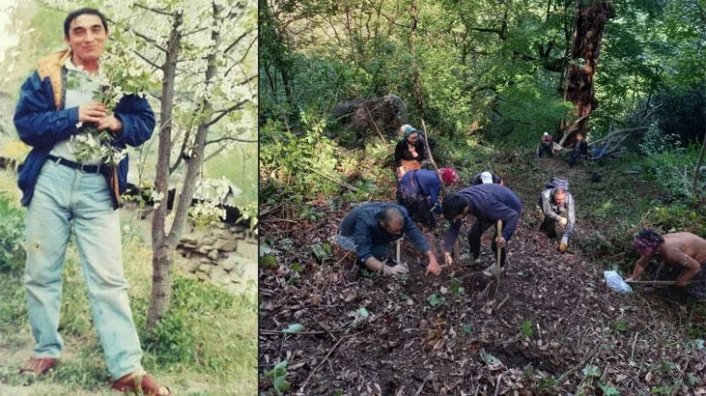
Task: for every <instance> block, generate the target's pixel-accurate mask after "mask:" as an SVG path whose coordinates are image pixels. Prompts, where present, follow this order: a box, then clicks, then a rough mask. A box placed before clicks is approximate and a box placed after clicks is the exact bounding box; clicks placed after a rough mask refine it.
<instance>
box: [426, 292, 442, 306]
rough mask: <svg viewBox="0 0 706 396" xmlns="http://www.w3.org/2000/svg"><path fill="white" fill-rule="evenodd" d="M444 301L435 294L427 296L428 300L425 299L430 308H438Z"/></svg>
mask: <svg viewBox="0 0 706 396" xmlns="http://www.w3.org/2000/svg"><path fill="white" fill-rule="evenodd" d="M444 301H446V299H445V298H444V297H441V296H439V295H438V294H436V293H434V294H432V295H431V296H429V298H427V302H428V303H429V305H431V306H432V307H436V306H439V305H441V304H443V303H444Z"/></svg>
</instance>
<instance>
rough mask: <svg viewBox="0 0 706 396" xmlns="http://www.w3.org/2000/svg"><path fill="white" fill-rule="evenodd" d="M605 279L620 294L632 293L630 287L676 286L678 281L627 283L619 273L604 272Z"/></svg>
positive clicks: (634, 281)
mask: <svg viewBox="0 0 706 396" xmlns="http://www.w3.org/2000/svg"><path fill="white" fill-rule="evenodd" d="M603 277H604V278H605V280H606V284H607V285H608V287H609V288H610V289H611V290H613V291H616V292H618V293H622V294H626V293H631V292H632V288H631V287H630V285H631V284H632V285H652V286H657V285H663V286H665V285H676V284H677V281H672V280H652V281H636V280H631V281H630V282H625V280H624V279H623V277H622V276H620V274H619V273H618V272H617V271H603ZM691 283H693V281H690V282H687V285H689V284H691Z"/></svg>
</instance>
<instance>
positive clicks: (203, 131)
mask: <svg viewBox="0 0 706 396" xmlns="http://www.w3.org/2000/svg"><path fill="white" fill-rule="evenodd" d="M212 7H213V8H212V9H213V23H214V26H220V24H221V21H222V20H223V17H222V15H221V12H222V7H223V6H219V5H217V4H215V3H212ZM211 44H212V48H213V50H212V51H211V52H210V53H209V54H208V56H207V57H206V65H207V66H206V74H205V85H206V88H205V89H206V91H207V92H208V91H209V90H211V89H214V87H213V77H214V76H215V75H216V72H217V70H218V61H219V59H218V48H219V46H220V44H221V32H220V30H218V29H213V30H212V31H211ZM208 98H209V95H204V98H203V99H202V100H201V105H200V109H199V112H200V113H203V114H211V112H212V111H213V108H212V104H211V101H210V100H209V99H208ZM209 126H210V120H208V119H207V120H204V121H202V122H201V123H200V124H199V126H198V128H197V129H196V137H195V140H194V148H193V156H192V157H191V158H190V159H189V162H188V165H187V167H186V175H184V188H183V190H182V191H181V194H180V195H179V201H178V206H177V209H176V213H175V215H174V223H173V224H172V228H171V230H170V232H169V236H168V237H167V240H168V241H169V243H170V244H171V245H173V246H176V244H177V243H178V242H179V238H181V234H182V232H183V230H184V225H185V224H186V217H187V215H188V213H189V207H190V206H191V200H192V199H193V197H194V189H195V187H196V179H197V178H198V177H199V175H200V174H201V170H202V167H203V159H204V151H205V148H206V137H207V135H208V129H209Z"/></svg>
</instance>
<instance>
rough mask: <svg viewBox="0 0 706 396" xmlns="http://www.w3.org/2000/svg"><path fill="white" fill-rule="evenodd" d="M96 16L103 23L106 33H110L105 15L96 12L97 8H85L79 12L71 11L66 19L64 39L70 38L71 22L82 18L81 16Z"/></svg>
mask: <svg viewBox="0 0 706 396" xmlns="http://www.w3.org/2000/svg"><path fill="white" fill-rule="evenodd" d="M86 14H88V15H95V16H97V17H98V18H100V19H101V23H102V24H103V29H105V31H106V33H107V32H108V22H106V20H105V15H103V13H101V12H100V11H98V10H96V9H95V8H89V7H83V8H79V9H78V10H75V11H71V12H70V13H69V15H67V16H66V19H64V37H69V28H70V27H71V22H72V21H73V20H74V19H76V18H78V17H80V16H81V15H86Z"/></svg>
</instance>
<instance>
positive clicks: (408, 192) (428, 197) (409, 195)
mask: <svg viewBox="0 0 706 396" xmlns="http://www.w3.org/2000/svg"><path fill="white" fill-rule="evenodd" d="M460 181H461V178H460V177H459V175H458V172H456V170H455V169H454V168H441V169H439V172H438V173H437V171H433V170H426V169H419V170H412V171H409V172H406V173H405V174H404V176H402V178H401V179H400V182H399V185H398V187H397V202H398V203H399V204H400V205H402V206H404V207H405V208H407V210H408V211H409V215H410V217H412V220H414V221H415V222H417V223H420V224H422V225H423V226H425V227H427V228H434V227H435V226H436V219H435V218H434V214H439V215H440V214H441V205H440V204H439V202H438V200H439V192H441V183H443V184H444V186H447V187H448V186H451V185H453V184H456V183H458V182H460Z"/></svg>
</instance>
